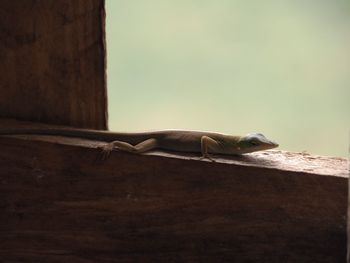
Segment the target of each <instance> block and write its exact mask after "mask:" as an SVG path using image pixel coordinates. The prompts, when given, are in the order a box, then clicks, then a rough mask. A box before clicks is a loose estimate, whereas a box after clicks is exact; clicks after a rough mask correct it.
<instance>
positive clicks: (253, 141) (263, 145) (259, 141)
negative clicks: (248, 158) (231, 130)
mask: <svg viewBox="0 0 350 263" xmlns="http://www.w3.org/2000/svg"><path fill="white" fill-rule="evenodd" d="M237 146H238V148H239V151H240V152H241V153H251V152H256V151H263V150H268V149H273V148H276V147H278V144H277V143H275V142H273V141H270V140H269V139H267V138H266V137H265V136H264V135H263V134H261V133H250V134H247V135H245V136H242V137H241V138H240V139H239V141H238V143H237Z"/></svg>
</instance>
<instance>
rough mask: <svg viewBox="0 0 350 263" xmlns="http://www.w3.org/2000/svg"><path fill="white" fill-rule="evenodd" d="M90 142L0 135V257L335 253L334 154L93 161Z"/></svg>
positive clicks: (341, 187) (339, 235) (238, 258)
mask: <svg viewBox="0 0 350 263" xmlns="http://www.w3.org/2000/svg"><path fill="white" fill-rule="evenodd" d="M0 127H1V125H0ZM100 145H101V143H100V142H95V141H89V140H83V139H73V138H64V137H57V136H56V137H54V136H8V137H4V136H1V137H0V147H1V151H0V207H1V211H2V213H0V232H1V235H0V258H1V259H2V260H4V261H5V262H6V261H9V262H18V261H22V260H27V261H32V262H42V261H45V262H58V261H59V262H115V261H117V262H130V261H140V262H163V261H181V262H188V261H190V262H198V261H206V262H224V261H226V262H344V261H345V257H346V229H345V228H346V207H347V185H348V184H347V178H346V175H347V173H346V171H347V161H346V159H342V158H326V157H315V156H309V155H305V154H297V153H288V152H281V151H268V152H262V153H257V154H249V155H247V156H245V157H235V158H234V157H232V158H224V157H220V158H219V159H218V161H217V162H215V163H213V162H208V161H202V160H200V159H199V157H198V156H197V155H187V156H183V155H181V154H176V153H163V152H153V153H149V154H144V155H135V154H128V153H122V152H113V153H112V155H111V156H110V158H109V159H108V160H106V161H102V160H101V159H100V158H99V157H100V151H99V149H98V148H97V147H98V146H100Z"/></svg>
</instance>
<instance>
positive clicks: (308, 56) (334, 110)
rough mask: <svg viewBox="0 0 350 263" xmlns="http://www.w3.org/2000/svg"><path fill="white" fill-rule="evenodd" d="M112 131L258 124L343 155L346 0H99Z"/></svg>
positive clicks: (349, 36)
mask: <svg viewBox="0 0 350 263" xmlns="http://www.w3.org/2000/svg"><path fill="white" fill-rule="evenodd" d="M106 11H107V25H106V27H107V32H106V35H107V52H108V53H107V63H108V64H107V65H108V66H107V68H108V70H107V74H108V75H107V76H108V92H109V94H108V95H109V125H110V129H111V130H116V131H143V130H154V129H171V128H175V129H194V130H209V131H218V132H223V133H231V134H246V133H249V132H255V131H259V132H262V133H264V134H265V135H266V136H267V137H269V138H271V139H273V140H275V141H277V142H279V144H280V149H283V150H289V151H307V152H309V153H312V154H320V155H331V156H347V149H348V144H349V128H350V125H349V122H350V118H349V115H350V104H349V100H350V1H348V0H327V1H326V0H289V1H287V0H286V1H281V0H266V1H261V0H249V1H247V0H219V1H214V0H210V1H209V0H176V1H175V0H138V1H128V0H106Z"/></svg>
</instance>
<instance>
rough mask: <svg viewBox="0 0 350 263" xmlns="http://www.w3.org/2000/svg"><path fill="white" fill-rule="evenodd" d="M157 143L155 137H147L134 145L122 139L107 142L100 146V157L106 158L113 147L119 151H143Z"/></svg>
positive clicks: (154, 146)
mask: <svg viewBox="0 0 350 263" xmlns="http://www.w3.org/2000/svg"><path fill="white" fill-rule="evenodd" d="M157 146H158V143H157V140H156V139H153V138H151V139H147V140H145V141H143V142H140V143H138V144H136V145H132V144H130V143H127V142H123V141H113V142H109V143H107V144H106V145H104V146H103V147H102V158H103V159H107V158H108V157H109V155H110V153H111V152H112V151H113V149H117V150H120V151H125V152H131V153H143V152H147V151H150V150H153V149H155V148H157Z"/></svg>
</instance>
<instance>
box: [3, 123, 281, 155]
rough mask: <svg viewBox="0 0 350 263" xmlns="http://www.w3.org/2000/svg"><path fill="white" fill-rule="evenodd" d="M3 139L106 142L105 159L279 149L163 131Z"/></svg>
mask: <svg viewBox="0 0 350 263" xmlns="http://www.w3.org/2000/svg"><path fill="white" fill-rule="evenodd" d="M0 135H55V136H67V137H78V138H84V139H90V140H97V141H104V142H106V144H105V145H104V146H103V147H101V148H102V152H103V155H104V157H105V158H106V157H108V156H109V154H110V152H111V151H112V150H113V149H117V150H120V151H126V152H131V153H144V152H148V151H151V150H155V149H160V150H166V151H176V152H192V153H200V154H201V155H202V158H208V159H210V160H212V161H213V159H212V158H211V157H210V154H224V155H241V154H245V153H251V152H256V151H261V150H267V149H272V148H276V147H278V146H279V145H278V144H277V143H275V142H273V141H271V140H269V139H267V138H266V137H265V136H264V135H263V134H261V133H250V134H247V135H244V136H234V135H228V134H222V133H217V132H203V131H187V130H161V131H151V132H139V133H123V132H109V131H102V130H89V129H77V128H8V129H7V128H2V129H0Z"/></svg>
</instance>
